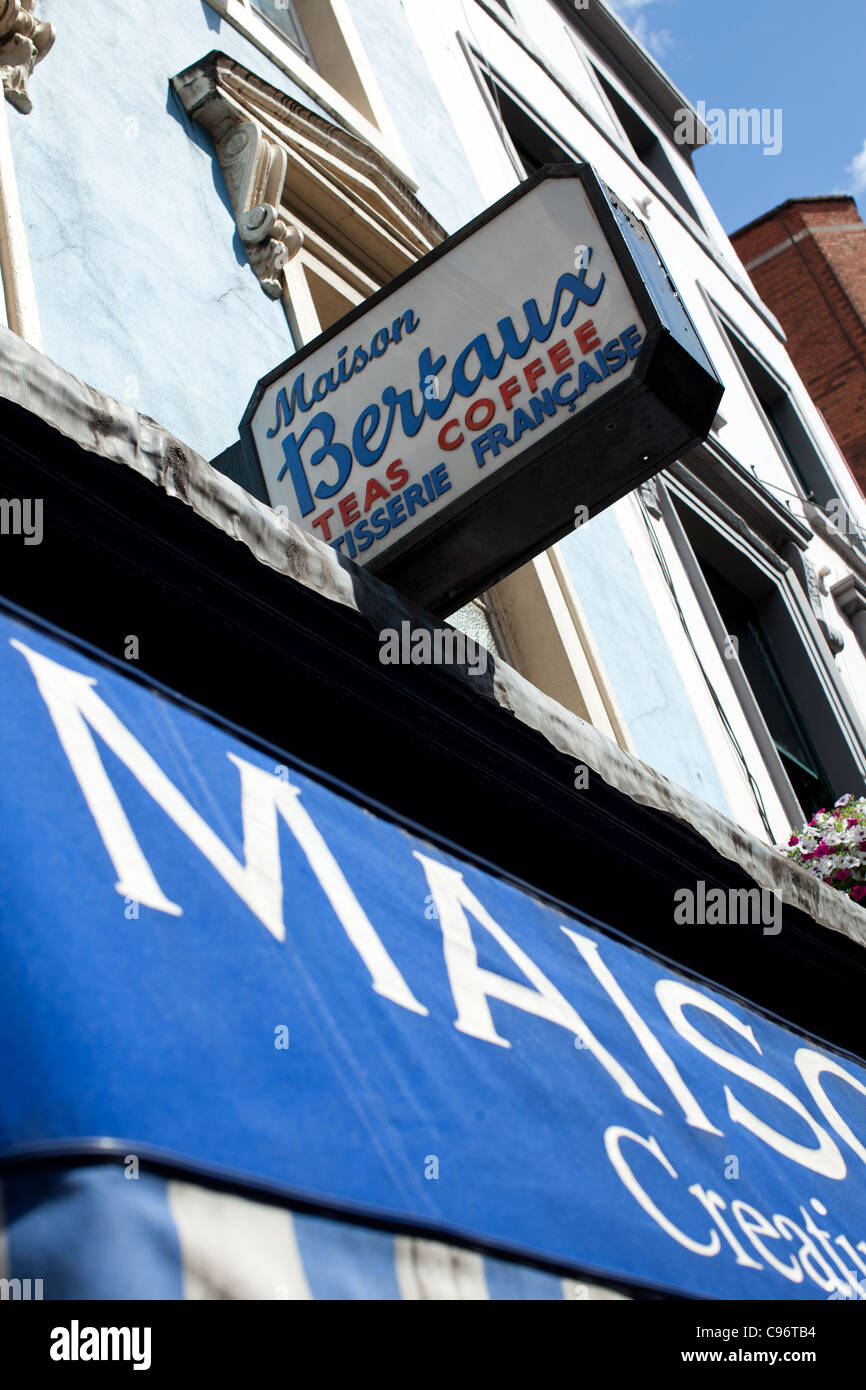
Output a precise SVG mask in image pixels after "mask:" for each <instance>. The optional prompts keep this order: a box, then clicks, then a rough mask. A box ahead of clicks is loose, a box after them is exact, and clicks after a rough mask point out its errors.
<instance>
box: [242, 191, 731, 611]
mask: <svg viewBox="0 0 866 1390" xmlns="http://www.w3.org/2000/svg"><path fill="white" fill-rule="evenodd" d="M720 395H721V388H720V387H719V384H718V381H717V379H716V377H715V375H714V373H713V371H712V368H711V366H710V364H709V362H708V361H707V358H706V355H705V353H704V351H703V348H702V346H701V344H700V342H699V340H698V338H697V335H696V333H695V330H694V327H693V325H692V324H691V322H690V321H689V319H688V317H687V315H686V314H685V311H684V309H683V308H682V305H681V303H680V301H679V299H678V297H677V295H676V291H675V289H674V287H673V285H672V283H671V281H670V277H669V276H668V274H667V272H666V270H665V268H664V267H663V266H662V264H661V262H660V260H659V258H658V255H657V253H656V251H655V248H654V246H653V244H652V242H651V240H650V238H649V235H648V233H647V231H646V229H645V228H644V227H643V226H642V225H641V224H640V223H636V222H635V221H634V220H633V219H631V218H630V217H629V215H628V214H627V213H626V212H625V211H624V210H622V209H621V208H620V207H619V206H618V205H617V203H616V200H615V199H614V198H613V197H612V195H610V194H609V193H608V191H607V190H606V189H604V187H603V186H602V185H601V184H600V183H599V181H598V179H597V178H596V177H595V175H594V174H593V173H592V171H591V170H590V169H589V167H588V166H587V165H573V164H565V165H554V166H550V167H549V168H547V169H545V170H542V171H541V172H540V173H539V174H537V175H535V176H534V177H533V178H531V179H529V180H528V181H527V182H526V183H524V184H522V185H521V186H520V187H519V188H518V189H517V190H515V192H514V193H512V194H510V195H509V196H508V197H507V198H504V199H503V200H502V201H501V202H500V203H498V204H496V206H495V207H493V208H491V209H490V210H489V211H488V212H487V213H485V214H484V215H483V216H482V217H479V218H478V219H476V220H475V221H474V222H472V223H470V224H469V225H468V226H467V227H465V228H464V229H463V230H462V231H461V232H458V233H457V234H456V235H455V236H453V237H450V238H449V239H448V240H447V241H446V242H444V243H443V244H442V245H441V246H439V247H437V248H436V249H435V250H434V251H433V252H431V253H430V254H429V255H427V256H426V257H424V258H423V259H422V260H421V261H419V262H418V264H417V266H415V267H413V268H412V269H411V270H410V271H408V272H407V273H406V274H404V275H402V276H400V277H399V278H398V279H397V280H395V281H392V283H391V284H390V285H388V286H387V287H386V289H384V290H382V291H381V292H380V293H379V294H376V295H374V296H373V297H372V298H371V299H369V300H367V301H366V302H365V303H364V304H363V305H362V306H361V307H360V308H359V309H358V310H356V311H355V312H354V313H352V314H350V315H349V316H347V317H346V318H344V319H342V320H340V322H339V323H338V324H336V325H335V326H334V327H333V328H331V329H329V330H328V331H327V332H326V333H324V334H322V336H321V337H319V338H317V339H316V340H315V341H314V342H313V343H311V344H309V346H308V347H306V348H304V349H303V350H302V351H301V352H299V353H297V354H296V355H295V356H294V357H292V358H291V359H290V360H289V361H288V362H286V363H284V364H283V365H282V366H280V367H278V368H277V369H276V370H275V371H274V372H272V373H270V374H269V376H267V377H266V378H264V380H263V381H261V382H260V383H259V385H258V387H257V388H256V391H255V393H254V395H253V398H252V401H251V402H250V406H249V408H248V410H247V413H246V415H245V417H244V420H243V422H242V425H241V434H242V438H243V439H244V442H245V444H246V447H247V450H248V452H249V453H250V454H251V455H254V457H255V459H256V460H257V463H258V466H259V468H260V470H261V474H262V478H263V482H264V486H265V490H266V495H267V497H268V499H269V501H270V502H271V504H272V505H274V506H277V505H279V506H281V507H284V508H286V510H287V513H288V516H289V518H290V520H292V521H293V522H295V523H296V524H297V525H299V526H301V527H302V528H303V529H304V530H307V531H309V532H310V533H311V534H312V535H315V536H318V537H319V539H320V540H322V541H324V542H326V543H327V544H329V545H331V546H333V547H334V549H335V550H337V551H338V552H339V554H340V555H341V556H343V557H345V558H346V559H347V560H351V561H353V562H355V563H357V564H361V565H364V566H366V567H367V568H368V569H370V570H371V571H372V572H374V573H376V574H379V575H381V576H382V577H383V578H385V579H387V580H388V582H390V583H393V584H394V585H395V586H396V587H398V588H400V589H401V590H402V591H403V592H404V593H407V594H408V595H409V596H410V597H413V598H416V599H418V600H419V601H420V602H422V603H424V604H425V605H426V606H427V607H429V608H430V609H431V610H432V611H434V612H448V611H452V610H453V609H454V608H455V607H457V606H459V604H460V603H462V602H465V601H466V600H467V599H468V598H470V597H472V596H473V595H474V594H476V593H478V592H479V591H480V590H481V589H483V588H485V587H487V586H488V585H489V584H491V583H493V582H494V581H495V580H496V579H498V578H501V577H502V576H503V575H504V574H506V573H508V572H510V571H511V570H512V569H514V568H516V567H517V565H519V564H521V563H522V562H523V561H524V560H526V559H528V558H529V557H530V556H531V555H534V554H537V553H538V552H539V551H541V550H543V549H544V548H546V546H548V545H550V544H551V543H552V542H553V541H554V540H556V539H557V538H558V537H560V536H562V535H563V534H564V533H565V532H566V531H567V530H568V529H569V528H570V527H571V526H573V525H574V521H575V512H576V508H580V509H583V508H585V509H586V510H585V511H583V510H581V511H579V512H578V513H577V515H578V516H579V517H581V516H582V517H583V518H585V517H586V516H587V515H592V514H593V513H594V512H596V511H598V510H600V509H601V508H602V507H604V506H607V505H609V504H610V503H611V502H612V501H615V500H616V498H617V497H619V496H622V494H623V493H624V492H626V491H628V490H629V489H630V488H632V487H634V486H636V485H637V483H639V482H641V481H643V479H645V478H647V477H650V476H651V475H652V474H653V473H655V472H657V471H658V470H659V469H660V468H661V467H663V466H664V465H665V463H667V462H670V461H671V460H672V459H673V458H675V457H676V456H677V454H678V453H680V452H683V451H684V450H685V449H686V448H688V447H691V446H692V445H693V444H694V443H696V442H697V441H698V440H699V439H702V438H704V437H705V435H706V433H707V431H708V430H709V427H710V424H711V422H712V419H713V417H714V414H715V410H716V406H717V405H718V400H719V397H720Z"/></svg>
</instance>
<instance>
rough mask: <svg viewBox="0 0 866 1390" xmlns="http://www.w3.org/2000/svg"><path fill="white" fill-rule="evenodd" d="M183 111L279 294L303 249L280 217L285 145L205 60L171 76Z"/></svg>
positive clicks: (256, 263) (273, 294)
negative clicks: (211, 153)
mask: <svg viewBox="0 0 866 1390" xmlns="http://www.w3.org/2000/svg"><path fill="white" fill-rule="evenodd" d="M0 3H2V0H0ZM174 88H175V91H176V92H177V94H178V96H179V97H180V100H181V102H182V103H183V105H184V107H185V109H186V111H187V113H188V114H189V115H190V116H192V118H193V119H194V120H196V121H198V122H199V123H200V124H201V125H203V126H204V127H205V129H206V130H208V131H209V132H210V134H211V136H212V137H213V142H214V149H215V151H216V156H217V159H218V160H219V164H220V168H221V169H222V172H223V177H224V179H225V182H226V188H227V190H228V195H229V199H230V200H231V205H232V211H233V212H234V215H235V224H236V226H237V229H238V235H239V236H240V239H241V241H242V242H243V244H244V247H245V248H246V252H247V256H248V257H249V262H250V265H251V266H252V268H253V270H254V271H255V273H256V275H257V276H258V279H259V282H260V283H261V286H262V289H263V290H264V291H265V294H267V295H269V296H270V298H271V299H279V298H280V296H281V295H282V292H283V288H284V278H283V273H282V272H283V267H284V266H285V265H286V263H287V262H288V261H289V260H290V259H291V258H292V256H294V255H296V254H297V252H298V251H299V250H300V249H301V245H302V242H303V237H302V234H301V232H300V230H299V228H297V227H295V226H294V225H293V224H292V223H291V222H289V221H287V220H286V218H284V217H283V215H282V212H281V207H280V202H281V198H282V193H283V185H284V184H285V179H286V164H287V158H286V151H285V149H284V148H283V147H282V146H281V145H280V144H278V143H277V142H276V141H275V140H272V139H270V137H269V136H268V135H267V133H266V132H265V131H264V130H263V129H262V127H261V126H260V125H259V124H258V122H257V121H255V120H252V119H251V118H250V116H249V115H248V113H247V112H245V111H242V110H241V109H240V108H239V107H237V106H236V105H235V104H234V102H233V101H232V100H231V98H230V97H229V96H227V94H226V93H225V92H224V91H223V90H222V89H221V88H219V87H218V86H217V84H216V82H215V81H214V74H213V70H212V69H211V68H209V67H208V66H206V65H202V67H200V68H196V69H193V70H192V71H191V72H188V73H185V74H184V75H183V80H178V79H177V78H175V79H174Z"/></svg>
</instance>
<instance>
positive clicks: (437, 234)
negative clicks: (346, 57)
mask: <svg viewBox="0 0 866 1390" xmlns="http://www.w3.org/2000/svg"><path fill="white" fill-rule="evenodd" d="M0 3H2V0H0ZM172 87H173V88H174V91H175V93H176V94H177V96H178V98H179V100H180V102H181V104H182V106H183V108H184V110H185V111H186V113H187V115H188V116H190V118H191V119H192V120H194V121H196V122H197V123H198V124H199V125H201V126H203V127H204V128H205V129H206V130H207V131H208V132H209V134H210V135H211V138H212V139H213V142H214V151H215V154H216V157H217V159H218V161H219V164H220V168H221V169H222V172H223V176H224V178H225V181H226V187H227V190H228V194H229V198H230V200H231V204H232V209H233V212H234V216H235V223H236V225H237V229H238V233H239V235H240V237H241V240H242V241H243V243H244V246H245V247H246V250H247V254H248V256H249V260H250V264H251V266H252V268H253V270H254V271H255V273H256V275H257V276H258V278H259V281H260V283H261V285H262V288H263V289H264V290H265V293H266V294H268V295H270V296H271V297H272V298H274V299H276V298H279V297H280V296H281V294H282V293H283V292H284V290H285V276H284V275H283V274H282V272H283V269H284V267H285V266H286V264H287V262H288V261H289V260H290V259H292V258H293V257H294V256H296V255H297V254H298V253H299V252H300V251H301V249H302V247H303V248H304V255H305V256H307V255H308V254H316V253H317V252H318V253H321V249H322V247H323V246H325V247H327V248H330V251H331V252H332V253H333V256H334V258H335V261H339V262H341V263H342V264H343V265H345V266H347V267H355V268H356V269H357V270H358V272H359V273H360V275H361V276H366V277H367V279H368V281H369V282H370V283H371V284H373V285H376V284H384V283H386V282H387V281H388V280H390V279H392V278H393V277H394V276H395V275H397V274H399V272H400V271H401V270H403V269H405V268H406V267H407V266H409V265H411V264H413V262H414V261H416V260H417V259H418V257H419V256H422V255H423V254H424V252H425V251H429V250H430V249H431V248H432V247H433V246H435V245H436V244H437V242H439V241H440V240H441V239H442V237H443V236H444V235H445V233H444V231H443V229H442V228H441V227H440V226H439V224H438V223H437V222H436V221H435V219H434V218H433V217H431V215H430V214H429V212H427V210H426V208H424V207H423V206H422V204H421V203H419V202H418V200H417V199H416V198H415V197H414V195H413V193H412V191H411V189H410V188H409V187H408V185H406V184H405V183H404V181H403V180H402V179H401V178H400V177H399V176H398V175H397V173H396V172H395V171H394V169H393V168H392V166H391V165H390V164H389V163H388V161H387V160H386V159H385V158H384V157H383V156H382V155H381V154H379V152H378V151H377V150H374V149H373V147H372V146H370V145H368V144H367V143H366V142H365V141H364V140H361V139H360V138H359V137H358V136H356V135H353V134H352V133H351V132H350V131H348V130H345V129H344V128H343V127H341V126H338V125H335V124H334V123H333V122H331V121H329V120H327V119H325V117H324V116H322V115H320V114H319V113H318V112H316V111H313V110H311V109H310V108H309V107H307V106H305V105H303V104H302V103H301V102H299V101H296V100H295V99H294V98H292V97H290V96H288V95H287V94H286V93H285V92H282V91H280V90H279V89H278V88H276V87H273V86H271V84H270V83H267V82H265V81H264V80H263V79H262V78H260V77H258V76H256V75H255V74H253V73H251V72H249V71H248V70H247V69H246V68H244V67H243V66H242V65H241V64H239V63H237V62H235V61H234V60H233V59H231V58H228V57H227V56H226V55H225V54H223V53H217V52H215V53H210V54H208V55H207V57H205V58H202V59H201V61H200V62H198V63H195V64H193V65H192V67H189V68H187V69H185V71H184V72H181V73H178V74H177V76H176V77H173V78H172ZM309 243H312V245H311V244H309ZM314 248H315V249H314ZM366 292H367V293H369V289H368V290H367V291H366Z"/></svg>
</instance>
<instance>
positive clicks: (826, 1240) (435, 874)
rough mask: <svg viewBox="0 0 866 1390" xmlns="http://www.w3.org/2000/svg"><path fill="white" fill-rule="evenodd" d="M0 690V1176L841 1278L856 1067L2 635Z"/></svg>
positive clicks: (851, 1189) (653, 1265) (566, 1264)
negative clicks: (191, 1186)
mask: <svg viewBox="0 0 866 1390" xmlns="http://www.w3.org/2000/svg"><path fill="white" fill-rule="evenodd" d="M440 481H441V478H440ZM379 510H380V512H381V514H382V517H384V518H385V519H386V520H387V512H386V510H385V509H379ZM379 519H380V520H381V517H380V518H379ZM376 520H377V514H376V512H374V513H373V514H372V515H371V517H370V518H368V521H369V524H370V526H371V527H372V526H374V524H375V523H376ZM407 627H408V624H407ZM0 681H2V688H3V691H4V718H3V721H2V723H0V827H2V864H0V872H2V886H3V893H2V906H0V916H2V923H3V928H4V930H3V932H2V935H0V953H2V961H0V1050H2V1055H3V1056H4V1057H5V1058H6V1059H7V1066H6V1068H5V1072H4V1084H3V1087H2V1088H0V1157H4V1156H9V1155H11V1154H16V1155H19V1156H21V1155H24V1156H26V1155H27V1154H28V1153H34V1154H37V1153H38V1154H39V1155H40V1156H41V1157H43V1158H44V1157H45V1156H50V1155H51V1154H52V1153H61V1154H62V1153H67V1154H68V1153H69V1152H73V1153H74V1152H75V1149H76V1145H79V1146H84V1145H85V1144H86V1142H87V1141H88V1140H91V1139H92V1140H108V1141H112V1140H113V1141H116V1142H117V1143H118V1144H120V1145H121V1146H122V1147H120V1148H119V1152H120V1153H121V1154H124V1153H128V1152H134V1153H136V1154H138V1155H140V1156H141V1157H142V1159H143V1160H145V1161H146V1160H147V1158H148V1157H149V1156H158V1157H159V1158H160V1159H161V1160H162V1161H163V1162H165V1163H168V1164H169V1165H171V1164H173V1163H176V1164H178V1165H179V1166H180V1167H183V1168H185V1169H186V1170H187V1171H190V1170H191V1171H192V1172H193V1173H198V1174H201V1175H204V1176H208V1175H210V1176H220V1177H222V1179H223V1180H231V1181H233V1182H235V1183H237V1184H239V1185H241V1186H244V1185H251V1186H255V1185H257V1184H261V1183H264V1184H266V1185H267V1186H269V1187H270V1189H271V1190H272V1191H275V1192H277V1193H280V1194H282V1195H284V1196H285V1197H286V1198H287V1199H290V1200H291V1199H292V1198H293V1197H295V1198H297V1197H303V1198H305V1199H306V1200H308V1201H309V1200H310V1199H311V1198H313V1199H316V1200H317V1201H319V1202H320V1203H322V1204H324V1205H326V1206H331V1207H334V1208H336V1209H338V1210H342V1211H345V1212H357V1211H358V1210H361V1211H363V1212H364V1213H365V1214H366V1219H367V1220H368V1222H372V1223H373V1224H375V1222H376V1219H377V1217H381V1218H382V1219H388V1220H390V1221H393V1220H395V1219H396V1220H400V1221H402V1222H405V1224H406V1227H407V1229H409V1230H411V1229H412V1227H413V1223H417V1224H418V1225H419V1226H421V1227H422V1228H423V1229H424V1230H425V1231H427V1232H428V1233H430V1232H432V1233H437V1232H438V1233H440V1234H443V1235H445V1236H446V1237H447V1238H448V1239H449V1240H451V1241H460V1240H463V1241H465V1242H468V1243H470V1244H475V1245H477V1244H482V1245H485V1246H487V1247H489V1248H491V1249H493V1250H502V1251H506V1252H507V1251H511V1252H522V1253H523V1255H524V1256H526V1255H528V1256H529V1257H530V1258H534V1259H536V1260H539V1261H545V1262H549V1263H553V1264H554V1265H555V1266H558V1267H560V1268H562V1269H564V1270H572V1271H575V1272H577V1271H580V1270H583V1269H591V1270H596V1271H598V1272H599V1273H600V1274H601V1275H602V1276H604V1275H607V1276H608V1277H610V1278H614V1279H623V1280H626V1281H629V1280H634V1281H636V1282H638V1283H643V1284H649V1285H651V1286H656V1287H659V1288H663V1289H667V1290H673V1291H676V1292H680V1293H683V1294H688V1295H697V1296H704V1297H710V1298H756V1299H791V1298H806V1299H814V1298H830V1297H845V1296H846V1292H845V1291H846V1290H849V1291H850V1289H852V1288H856V1287H857V1285H858V1283H859V1282H860V1281H861V1280H862V1279H863V1278H864V1277H866V1201H864V1196H866V1181H864V1178H866V1066H864V1065H863V1063H862V1062H860V1061H858V1060H857V1059H855V1058H852V1057H850V1056H846V1055H844V1054H842V1053H839V1052H836V1051H834V1050H833V1049H832V1048H830V1047H828V1046H826V1045H824V1044H821V1043H817V1042H815V1041H813V1040H811V1039H808V1038H805V1037H803V1036H801V1035H799V1034H798V1033H797V1032H795V1031H794V1030H793V1029H791V1028H789V1027H786V1026H783V1025H782V1024H780V1023H779V1022H778V1021H776V1020H774V1019H772V1018H768V1017H766V1016H764V1015H762V1014H761V1013H759V1012H758V1011H757V1010H756V1009H754V1008H751V1007H750V1006H749V1005H748V1004H747V1003H745V1002H744V1001H743V1000H742V999H738V998H735V997H731V996H729V995H727V994H725V993H723V992H722V991H721V990H719V989H717V988H716V987H714V986H712V985H711V984H708V983H706V982H702V981H700V980H695V979H694V978H686V977H685V976H684V975H682V974H681V973H679V972H678V971H677V970H676V968H675V967H673V966H672V965H671V964H670V963H669V962H666V961H664V960H661V959H658V958H656V957H654V956H653V955H652V954H651V953H650V952H648V951H646V950H644V949H641V948H636V947H635V946H634V945H632V944H630V943H628V942H627V941H624V940H623V939H622V938H621V937H619V936H617V935H616V934H615V933H612V932H611V931H610V930H609V929H607V928H605V927H604V925H603V924H602V923H599V922H598V921H595V920H593V919H590V918H587V917H585V916H583V915H581V914H580V913H579V912H576V911H573V910H566V909H565V908H564V907H562V906H556V905H554V904H551V903H549V902H547V901H545V900H543V899H542V898H541V897H540V896H537V895H535V894H533V893H531V892H528V891H526V890H525V889H524V888H521V887H519V886H518V885H516V884H514V883H512V882H510V881H509V880H508V879H507V878H506V877H504V876H503V875H501V874H499V873H496V872H493V871H491V870H489V869H487V868H484V867H482V866H480V865H479V864H477V863H475V862H473V861H471V860H470V859H469V858H468V857H467V856H466V855H464V854H461V853H460V852H459V851H455V850H451V849H446V848H443V847H442V846H437V845H434V844H431V842H430V841H429V840H427V839H421V838H419V836H418V835H416V834H414V833H410V832H409V831H408V830H406V829H404V828H403V827H401V826H400V825H399V824H397V823H395V822H393V821H391V820H388V819H386V818H385V817H384V816H383V814H381V813H379V812H374V811H372V810H371V809H370V808H367V807H365V806H363V805H362V804H360V803H359V801H358V800H357V798H351V799H350V798H348V797H346V796H344V795H342V794H341V793H340V792H339V791H337V790H335V789H333V788H332V787H329V786H327V785H325V784H324V782H323V781H320V780H319V779H318V778H317V777H315V776H312V775H310V774H309V773H307V772H301V771H300V770H298V769H297V768H296V767H294V766H293V765H292V764H291V762H290V761H289V760H288V759H285V758H284V757H282V756H280V755H279V754H276V753H274V752H271V753H268V752H267V751H262V749H261V746H260V745H259V746H258V747H254V746H253V745H252V744H251V743H249V742H246V741H244V740H243V739H242V738H240V737H238V736H237V735H235V734H232V733H229V732H227V731H226V730H225V729H224V728H222V727H220V726H219V725H218V724H216V723H213V722H211V721H210V720H209V718H208V717H206V716H203V715H202V712H201V711H196V710H193V709H191V708H189V707H187V706H185V705H184V703H183V702H182V701H179V700H175V699H173V698H171V697H169V696H166V695H161V694H157V693H156V692H154V691H153V690H152V689H149V688H148V687H147V686H146V685H145V684H144V683H143V682H139V681H138V680H136V679H134V678H132V677H130V676H129V675H127V674H126V673H121V672H120V671H119V670H117V669H115V668H114V667H113V666H109V665H107V664H103V663H101V662H98V661H95V660H93V659H91V658H89V657H87V656H85V655H83V654H82V653H81V652H80V651H76V650H73V648H71V647H70V646H68V645H67V644H66V643H64V642H63V641H61V640H59V639H58V637H57V636H49V635H47V634H46V633H45V632H44V631H42V630H41V629H40V628H39V627H38V626H36V625H34V624H31V623H30V622H24V621H22V620H21V617H20V615H19V616H15V617H13V616H11V615H10V614H8V613H7V612H5V611H0ZM358 736H359V737H362V736H363V731H362V730H361V729H360V728H359V731H358ZM190 769H194V775H190ZM755 891H757V890H755ZM638 897H639V894H638ZM130 903H134V904H135V905H136V914H135V917H136V920H135V921H134V922H132V923H130V922H129V921H128V920H126V919H125V916H124V911H125V906H124V905H125V904H126V905H128V904H130ZM672 908H673V903H672ZM431 909H432V910H431ZM277 1024H280V1025H286V1026H288V1027H289V1028H290V1030H291V1037H292V1051H291V1053H290V1054H288V1060H284V1059H282V1058H275V1053H274V1048H273V1046H272V1039H273V1030H274V1027H275V1025H277ZM296 1042H297V1046H296ZM431 1153H435V1154H438V1155H439V1156H440V1158H441V1168H440V1173H439V1181H438V1182H436V1183H428V1182H426V1181H425V1180H424V1163H425V1155H429V1154H431ZM733 1159H736V1162H733V1161H732V1160H733ZM847 1296H851V1295H850V1292H849V1293H848V1294H847Z"/></svg>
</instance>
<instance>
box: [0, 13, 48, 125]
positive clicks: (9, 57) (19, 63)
mask: <svg viewBox="0 0 866 1390" xmlns="http://www.w3.org/2000/svg"><path fill="white" fill-rule="evenodd" d="M35 8H36V0H0V80H2V83H3V92H4V95H5V97H6V100H7V101H10V102H11V103H12V105H13V106H15V107H17V109H18V110H19V111H21V112H23V113H24V115H25V116H27V115H29V114H30V112H31V111H32V110H33V102H32V101H31V100H30V93H29V92H28V90H27V82H28V79H29V78H30V76H31V75H32V72H33V69H34V68H35V66H36V64H37V63H39V62H41V61H42V59H43V58H44V57H45V54H46V53H47V52H48V50H49V48H50V47H51V45H52V44H53V42H54V29H53V27H52V26H51V25H50V24H48V23H47V22H46V21H45V20H41V19H37V18H36V16H35V14H34V13H33V11H34V10H35Z"/></svg>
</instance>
